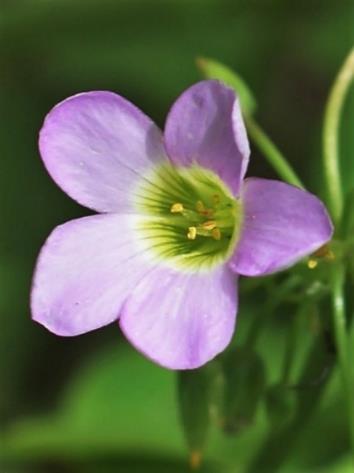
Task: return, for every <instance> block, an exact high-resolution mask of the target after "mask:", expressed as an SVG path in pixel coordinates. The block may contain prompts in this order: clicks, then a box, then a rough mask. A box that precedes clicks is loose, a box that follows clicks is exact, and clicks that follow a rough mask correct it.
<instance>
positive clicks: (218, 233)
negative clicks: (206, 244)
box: [211, 227, 221, 240]
mask: <svg viewBox="0 0 354 473" xmlns="http://www.w3.org/2000/svg"><path fill="white" fill-rule="evenodd" d="M211 236H212V237H213V238H214V240H220V238H221V231H220V228H218V227H215V228H213V229H212V231H211Z"/></svg>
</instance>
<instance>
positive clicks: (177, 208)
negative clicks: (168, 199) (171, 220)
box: [170, 202, 184, 214]
mask: <svg viewBox="0 0 354 473" xmlns="http://www.w3.org/2000/svg"><path fill="white" fill-rule="evenodd" d="M183 210H184V207H183V204H181V203H180V202H176V203H175V204H172V205H171V210H170V211H171V213H172V214H180V213H182V212H183Z"/></svg>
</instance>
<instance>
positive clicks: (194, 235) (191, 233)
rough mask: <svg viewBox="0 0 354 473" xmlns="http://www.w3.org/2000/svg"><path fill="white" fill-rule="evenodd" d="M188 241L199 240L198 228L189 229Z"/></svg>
mask: <svg viewBox="0 0 354 473" xmlns="http://www.w3.org/2000/svg"><path fill="white" fill-rule="evenodd" d="M187 238H188V240H195V239H196V238H197V227H188V233H187Z"/></svg>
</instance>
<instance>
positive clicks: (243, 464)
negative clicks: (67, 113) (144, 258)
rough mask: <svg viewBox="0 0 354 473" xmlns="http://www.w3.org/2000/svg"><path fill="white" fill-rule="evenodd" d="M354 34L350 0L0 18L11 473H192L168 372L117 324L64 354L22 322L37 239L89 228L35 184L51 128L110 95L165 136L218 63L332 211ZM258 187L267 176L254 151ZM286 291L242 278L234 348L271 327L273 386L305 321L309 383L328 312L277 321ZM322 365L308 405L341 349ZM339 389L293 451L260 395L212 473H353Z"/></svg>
mask: <svg viewBox="0 0 354 473" xmlns="http://www.w3.org/2000/svg"><path fill="white" fill-rule="evenodd" d="M353 24H354V5H353V2H352V1H351V0H343V1H341V2H337V1H328V2H324V1H321V0H311V1H309V2H305V1H303V2H301V1H300V2H292V1H290V0H286V1H284V0H274V1H271V0H269V1H268V0H258V1H256V0H248V1H246V0H234V1H232V0H230V1H228V0H214V1H213V0H189V1H186V0H170V1H169V0H165V1H157V0H146V1H143V0H140V1H137V0H120V1H107V0H95V1H94V0H86V1H84V0H82V1H80V0H61V1H60V0H51V1H49V0H37V1H35V0H32V1H15V0H13V1H8V2H6V1H4V0H3V1H2V2H1V3H0V71H1V74H0V104H1V106H0V150H1V155H0V205H1V207H0V209H1V233H0V283H1V284H0V318H1V331H0V383H1V389H0V420H1V432H0V435H1V436H0V454H1V459H2V460H1V461H2V464H3V467H4V468H5V469H4V471H6V472H14V473H17V472H26V473H27V472H32V471H34V472H39V471H44V472H46V471H51V472H52V471H54V472H55V471H58V472H62V471H63V472H67V471H68V472H71V471H74V472H80V471H83V472H89V473H90V472H92V473H95V472H105V471H107V472H110V471H126V472H140V471H144V472H149V471H151V472H159V471H170V472H172V473H173V472H174V471H176V472H182V471H185V470H186V469H187V466H186V464H187V462H186V458H187V452H186V448H185V445H184V441H183V436H182V432H181V429H180V425H179V422H178V413H177V406H176V399H177V396H176V393H175V375H174V373H172V372H168V371H166V370H163V369H162V368H159V367H157V366H154V365H153V364H151V363H150V362H148V361H146V360H144V359H143V358H142V357H141V356H140V355H138V354H137V353H135V352H134V350H133V349H132V348H131V347H129V346H128V345H127V343H126V342H125V341H124V340H123V338H122V337H121V335H120V333H119V329H118V328H117V327H116V326H115V325H113V326H110V327H107V328H105V329H103V330H100V331H98V332H97V333H96V332H94V333H90V334H87V335H85V336H81V337H78V338H75V339H64V338H59V337H55V336H54V335H51V334H50V333H48V332H46V331H45V329H43V328H42V327H41V326H39V325H36V324H34V323H32V322H31V321H30V314H29V308H28V306H29V304H28V300H29V288H30V281H31V272H32V268H33V265H34V262H35V258H36V255H37V253H38V250H39V248H40V246H41V244H42V242H43V240H44V239H45V237H46V235H47V234H48V233H49V232H50V230H51V229H52V228H53V227H54V226H56V225H58V224H59V223H62V222H65V221H67V220H69V219H71V218H75V217H79V216H81V215H87V213H88V211H87V210H86V209H82V208H80V207H79V206H78V205H76V204H75V203H73V202H72V201H71V200H70V199H69V198H68V197H67V196H66V195H65V194H64V193H62V192H61V191H60V190H59V189H58V188H57V187H56V186H55V185H54V184H53V182H52V181H51V180H50V179H49V178H48V176H47V174H46V172H45V171H44V169H43V166H42V164H41V162H40V159H39V157H38V151H37V143H36V141H37V135H38V130H39V128H40V126H41V123H42V120H43V117H44V115H45V114H46V113H47V112H48V110H49V109H50V108H51V107H52V106H53V105H54V104H55V103H57V102H58V101H60V100H62V99H63V98H65V97H67V96H69V95H72V94H74V93H76V92H79V91H86V90H95V89H108V90H114V91H116V92H118V93H120V94H122V95H124V96H126V97H127V98H129V99H130V100H131V101H133V102H134V103H136V104H137V105H138V106H139V107H140V108H142V109H143V110H144V111H145V112H146V113H147V114H148V115H150V116H151V117H153V118H154V119H155V121H156V122H157V123H158V124H159V125H161V127H162V126H163V123H164V117H165V115H166V112H167V111H168V109H169V106H170V104H171V102H172V101H173V100H174V99H175V98H176V96H177V95H178V94H179V93H180V92H181V91H182V90H183V89H184V88H186V87H187V86H188V85H190V84H192V83H193V82H196V81H198V80H199V79H200V76H199V74H198V71H197V69H196V67H195V58H196V57H197V56H207V57H215V58H217V59H218V60H220V61H221V62H224V63H225V64H228V65H230V66H231V67H233V68H234V69H235V70H236V71H238V72H239V73H240V74H241V75H242V76H243V77H244V79H245V80H246V82H247V83H248V84H249V86H250V87H251V89H252V90H253V92H254V95H255V96H256V97H257V101H258V112H257V117H258V120H259V122H260V123H262V125H263V126H264V128H265V129H266V130H267V131H268V132H269V134H270V135H271V136H272V137H273V139H274V140H275V141H276V143H277V144H278V145H279V147H280V148H281V149H282V150H283V151H284V153H285V154H286V156H287V157H288V159H289V160H290V161H291V162H292V164H293V166H294V167H295V168H296V169H297V171H298V172H299V174H300V175H301V177H302V178H303V180H304V182H305V184H306V186H307V187H308V189H309V190H311V191H313V192H315V193H317V194H318V195H320V196H322V197H323V196H324V189H323V185H322V182H323V180H322V170H321V163H320V159H319V158H320V150H321V146H320V133H321V125H322V113H323V109H324V104H325V100H326V96H327V93H328V90H329V87H330V84H331V82H332V80H333V78H334V76H335V74H336V72H337V70H338V68H339V67H340V65H341V63H342V61H343V59H344V56H345V55H346V53H347V51H348V50H349V48H350V46H351V43H352V41H353V37H351V32H352V31H353ZM353 101H354V94H353V92H352V93H351V94H350V97H349V100H348V102H347V104H346V108H345V114H344V120H343V126H342V131H341V133H342V142H341V145H342V170H343V176H344V179H345V186H346V189H351V188H352V187H353V183H354V160H353V153H354V134H353V132H352V129H353V121H354V116H353V115H354V107H353V103H354V102H353ZM249 174H251V175H261V176H265V177H273V173H272V171H271V169H270V168H269V167H268V166H267V165H266V163H265V161H264V159H263V158H262V156H261V155H259V154H258V153H257V152H254V153H253V156H252V162H251V167H250V170H249ZM281 283H282V279H281V278H280V279H279V278H278V279H277V278H275V279H273V278H269V284H268V283H267V284H266V285H264V284H260V285H258V284H257V282H256V283H254V284H253V285H252V286H250V284H249V281H247V280H245V281H243V282H242V285H241V295H240V298H241V310H240V313H239V316H238V331H237V336H236V339H235V341H234V343H235V345H236V346H239V345H240V344H242V343H243V341H244V340H245V338H246V336H247V333H248V330H249V326H250V325H252V324H253V325H254V323H256V324H257V323H258V322H259V323H260V324H262V323H263V320H264V319H265V317H267V324H263V326H264V328H263V329H262V334H261V336H260V337H259V338H258V339H257V350H258V351H259V353H261V355H262V360H263V361H262V363H264V366H265V374H266V382H267V385H268V386H271V385H272V384H274V383H277V381H278V380H279V373H280V372H281V370H282V364H283V361H284V356H285V355H284V349H285V348H286V346H287V344H288V339H287V337H286V334H287V331H286V328H287V327H288V324H289V323H292V321H293V320H294V318H295V315H296V320H297V321H298V322H297V323H299V324H300V325H301V330H302V331H301V333H302V336H301V340H300V342H299V343H298V344H297V345H296V347H295V348H294V350H296V351H297V353H299V359H300V361H299V362H298V366H297V365H296V364H295V366H293V368H292V369H293V370H294V372H297V371H299V370H300V369H301V368H300V365H301V353H302V351H306V349H307V347H308V346H310V345H311V343H313V341H314V340H315V342H316V343H317V340H319V337H320V335H319V331H318V330H317V331H316V329H313V327H314V325H315V326H316V323H317V322H318V320H319V319H321V316H322V314H313V313H312V312H311V304H310V305H309V306H306V308H305V310H304V311H303V312H304V313H303V314H302V315H301V314H300V315H299V311H298V307H299V300H301V301H302V302H303V296H304V294H302V293H301V292H300V293H299V294H298V296H299V299H298V300H297V301H295V303H294V301H290V302H289V303H283V304H282V305H281V306H280V307H279V306H276V304H275V306H274V305H272V304H271V303H269V301H271V300H273V299H274V297H275V299H276V296H277V294H278V291H279V287H280V286H281ZM267 301H268V302H267ZM267 304H268V305H267ZM325 310H326V309H325V308H323V311H324V312H325ZM319 343H322V341H319ZM321 353H322V354H323V359H322V358H321V360H320V361H319V362H318V367H317V368H316V367H315V368H316V369H312V370H310V371H309V376H310V378H309V381H308V382H307V383H305V386H304V387H303V393H302V397H303V398H304V399H305V401H304V404H301V403H300V407H301V406H302V405H304V406H305V405H307V404H308V402H307V400H308V399H312V398H313V397H314V391H316V390H317V389H318V386H319V385H321V383H322V381H321V380H319V381H318V380H317V378H318V376H319V375H318V373H320V374H321V373H322V371H323V366H324V367H325V368H326V367H327V366H330V364H331V351H330V350H329V351H328V350H327V351H326V348H324V349H323V350H322V351H321ZM337 378H338V376H337V374H336V372H334V373H333V374H332V376H331V377H330V379H326V380H325V381H324V383H325V388H324V389H322V388H321V402H318V403H317V401H316V406H315V409H313V408H311V416H310V415H309V416H308V419H307V418H306V422H304V424H303V425H301V435H298V436H297V437H296V438H295V439H294V440H293V441H291V442H290V443H289V442H288V444H287V446H286V448H283V445H282V444H281V442H280V443H279V441H277V437H276V434H277V432H283V431H282V430H281V429H282V425H281V422H282V421H283V420H284V419H286V417H287V415H292V414H288V413H289V412H290V413H291V412H292V409H291V403H292V402H293V401H292V399H291V396H290V398H289V399H288V397H285V396H283V395H280V398H281V400H282V403H280V404H281V405H282V406H283V410H281V411H280V413H279V412H278V413H277V412H275V414H274V415H273V417H272V416H269V415H268V416H267V402H265V401H266V398H262V402H261V403H260V404H259V406H258V408H257V410H256V412H255V415H254V419H253V422H252V423H251V425H250V426H249V427H248V428H244V429H241V430H240V429H236V431H234V430H235V429H234V430H233V431H232V432H228V434H224V433H222V432H220V431H219V430H218V429H216V428H214V429H213V430H212V431H211V433H210V444H209V447H208V449H207V452H206V461H205V464H204V467H203V469H204V470H205V471H217V472H222V471H230V472H231V471H232V472H243V471H249V472H253V471H254V472H257V473H258V472H262V471H276V469H277V468H279V469H280V470H279V471H285V472H287V471H289V472H317V471H318V472H324V471H326V472H334V471H338V472H345V471H350V469H349V466H348V465H349V463H348V461H347V452H348V433H347V428H346V424H345V411H344V409H343V399H342V394H341V389H340V384H339V383H338V379H337ZM317 381H318V382H317ZM315 398H316V396H315ZM238 399H242V396H241V397H238ZM284 399H285V401H286V402H285V401H284ZM316 399H317V398H316ZM283 401H284V402H283ZM306 403H307V404H306ZM268 404H269V401H268ZM276 406H277V409H278V407H279V403H276ZM289 406H290V407H289ZM241 407H242V406H241ZM241 407H240V410H241V411H242V408H241ZM304 409H305V408H304ZM268 414H269V413H268ZM276 414H277V415H276ZM233 415H236V416H239V413H236V414H235V413H234V414H233ZM306 417H307V416H306ZM272 419H273V420H272ZM272 422H273V424H272ZM270 426H271V428H270ZM299 428H300V427H299ZM279 429H280V430H279ZM231 430H232V429H231ZM271 436H273V437H274V436H275V437H274V438H273V437H272V438H271ZM285 439H286V437H285ZM278 440H279V438H278ZM267 442H270V443H267ZM267 445H268V447H269V448H266V454H265V453H264V451H265V450H264V449H265V446H267ZM262 452H263V453H262ZM257 459H258V460H257ZM257 462H258V463H257Z"/></svg>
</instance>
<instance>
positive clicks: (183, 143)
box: [165, 80, 250, 195]
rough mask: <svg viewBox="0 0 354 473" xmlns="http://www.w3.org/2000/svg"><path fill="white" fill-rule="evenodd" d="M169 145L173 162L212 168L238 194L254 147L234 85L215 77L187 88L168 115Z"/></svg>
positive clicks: (166, 142)
mask: <svg viewBox="0 0 354 473" xmlns="http://www.w3.org/2000/svg"><path fill="white" fill-rule="evenodd" d="M165 145H166V149H167V153H168V155H169V157H170V159H171V160H172V162H173V163H175V164H176V165H181V166H190V165H191V164H193V163H194V162H196V163H198V164H200V165H201V166H204V167H206V168H208V169H211V170H212V171H214V172H215V173H216V174H217V175H218V176H219V177H220V178H221V179H222V180H223V181H224V182H225V183H226V184H228V185H229V187H230V189H231V190H232V191H233V192H234V194H235V195H237V194H238V192H239V189H240V183H241V181H242V179H243V177H244V175H245V172H246V169H247V164H248V159H249V153H250V149H249V144H248V139H247V135H246V130H245V126H244V123H243V120H242V116H241V110H240V103H239V99H238V98H237V97H236V95H235V93H234V91H233V90H232V89H230V88H228V87H226V86H225V85H223V84H222V83H220V82H218V81H214V80H210V81H203V82H199V83H197V84H195V85H193V86H192V87H190V88H189V89H187V90H186V91H185V92H184V93H183V94H182V95H181V96H180V97H179V98H178V99H177V101H176V102H175V103H174V105H173V106H172V108H171V111H170V113H169V115H168V117H167V121H166V127H165Z"/></svg>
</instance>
